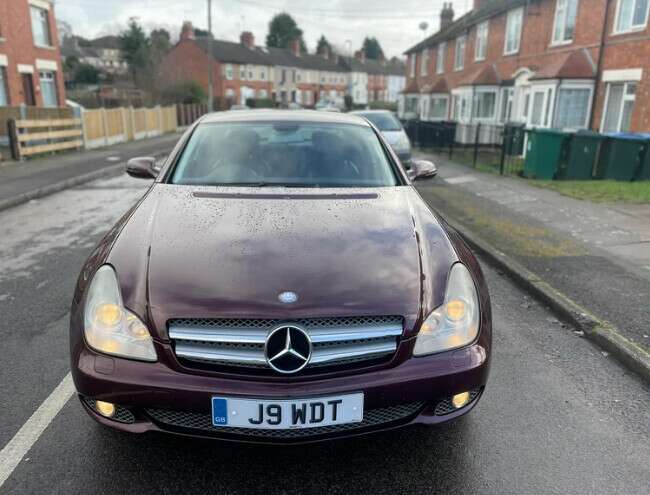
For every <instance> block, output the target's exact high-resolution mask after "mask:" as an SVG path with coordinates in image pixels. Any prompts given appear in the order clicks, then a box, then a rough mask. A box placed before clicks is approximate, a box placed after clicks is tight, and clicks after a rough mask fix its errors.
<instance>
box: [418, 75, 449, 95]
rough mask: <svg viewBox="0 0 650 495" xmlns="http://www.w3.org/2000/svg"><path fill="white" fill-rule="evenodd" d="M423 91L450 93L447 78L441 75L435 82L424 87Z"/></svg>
mask: <svg viewBox="0 0 650 495" xmlns="http://www.w3.org/2000/svg"><path fill="white" fill-rule="evenodd" d="M422 93H449V84H448V83H447V78H445V77H439V78H438V79H436V80H435V81H434V82H433V84H427V85H426V86H423V87H422Z"/></svg>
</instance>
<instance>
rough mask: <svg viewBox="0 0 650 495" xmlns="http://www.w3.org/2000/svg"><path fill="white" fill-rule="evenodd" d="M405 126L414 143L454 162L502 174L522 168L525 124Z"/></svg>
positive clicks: (422, 123) (414, 123)
mask: <svg viewBox="0 0 650 495" xmlns="http://www.w3.org/2000/svg"><path fill="white" fill-rule="evenodd" d="M404 129H405V131H406V133H407V134H408V136H409V138H410V139H411V143H413V145H414V146H417V147H419V148H421V149H422V150H424V151H429V152H432V153H435V154H441V155H443V154H444V155H445V156H446V157H448V158H449V159H450V160H453V161H455V162H458V163H462V164H464V165H468V166H471V167H474V168H476V169H479V170H485V171H489V172H495V173H500V174H521V172H522V170H523V162H524V160H523V156H522V155H523V151H524V142H525V129H524V126H523V125H520V124H505V125H503V124H481V123H476V124H462V123H458V122H453V121H442V122H425V121H421V120H409V121H405V122H404Z"/></svg>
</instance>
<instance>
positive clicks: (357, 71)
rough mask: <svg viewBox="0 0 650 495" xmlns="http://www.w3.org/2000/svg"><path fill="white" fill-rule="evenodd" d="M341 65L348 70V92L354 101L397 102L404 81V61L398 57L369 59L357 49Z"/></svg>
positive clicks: (359, 102)
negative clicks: (352, 56)
mask: <svg viewBox="0 0 650 495" xmlns="http://www.w3.org/2000/svg"><path fill="white" fill-rule="evenodd" d="M343 65H344V67H346V69H347V70H348V72H349V80H350V87H349V94H350V95H351V96H352V99H353V101H354V103H357V104H360V105H366V104H368V103H370V102H373V101H386V102H397V100H398V97H399V94H400V92H401V91H402V89H403V88H404V81H405V78H404V63H403V62H401V61H400V60H399V59H397V58H393V59H391V60H383V59H382V60H371V59H368V58H366V55H365V53H364V52H363V50H358V51H356V52H355V53H354V58H351V59H344V61H343Z"/></svg>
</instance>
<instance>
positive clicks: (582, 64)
mask: <svg viewBox="0 0 650 495" xmlns="http://www.w3.org/2000/svg"><path fill="white" fill-rule="evenodd" d="M594 77H596V65H595V64H594V61H593V59H592V58H591V55H590V53H589V52H588V51H587V50H586V49H584V48H583V49H581V50H576V51H574V52H570V53H566V54H564V55H563V56H561V57H559V58H558V59H556V60H555V61H554V62H551V63H550V64H547V65H544V66H542V67H541V68H540V69H539V70H538V71H537V72H535V75H534V76H532V77H531V78H530V79H531V80H540V79H593V78H594Z"/></svg>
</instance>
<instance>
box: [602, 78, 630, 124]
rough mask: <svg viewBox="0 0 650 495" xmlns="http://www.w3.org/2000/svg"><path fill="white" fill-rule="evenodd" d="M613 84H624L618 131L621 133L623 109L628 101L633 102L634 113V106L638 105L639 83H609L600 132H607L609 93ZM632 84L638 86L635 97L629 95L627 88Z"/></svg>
mask: <svg viewBox="0 0 650 495" xmlns="http://www.w3.org/2000/svg"><path fill="white" fill-rule="evenodd" d="M612 84H622V85H623V98H622V99H621V108H620V109H619V114H618V122H617V123H616V131H613V132H621V124H622V121H623V107H624V106H625V102H626V101H631V102H632V105H633V106H632V111H634V104H635V103H636V96H637V93H636V92H638V90H639V81H615V80H614V81H610V82H607V90H606V92H605V105H604V106H603V115H602V117H601V119H600V132H605V117H606V116H607V107H608V106H609V92H610V90H611V86H612ZM630 84H634V85H636V88H637V89H636V92H635V94H634V95H632V96H630V95H628V94H627V87H628V85H630Z"/></svg>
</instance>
